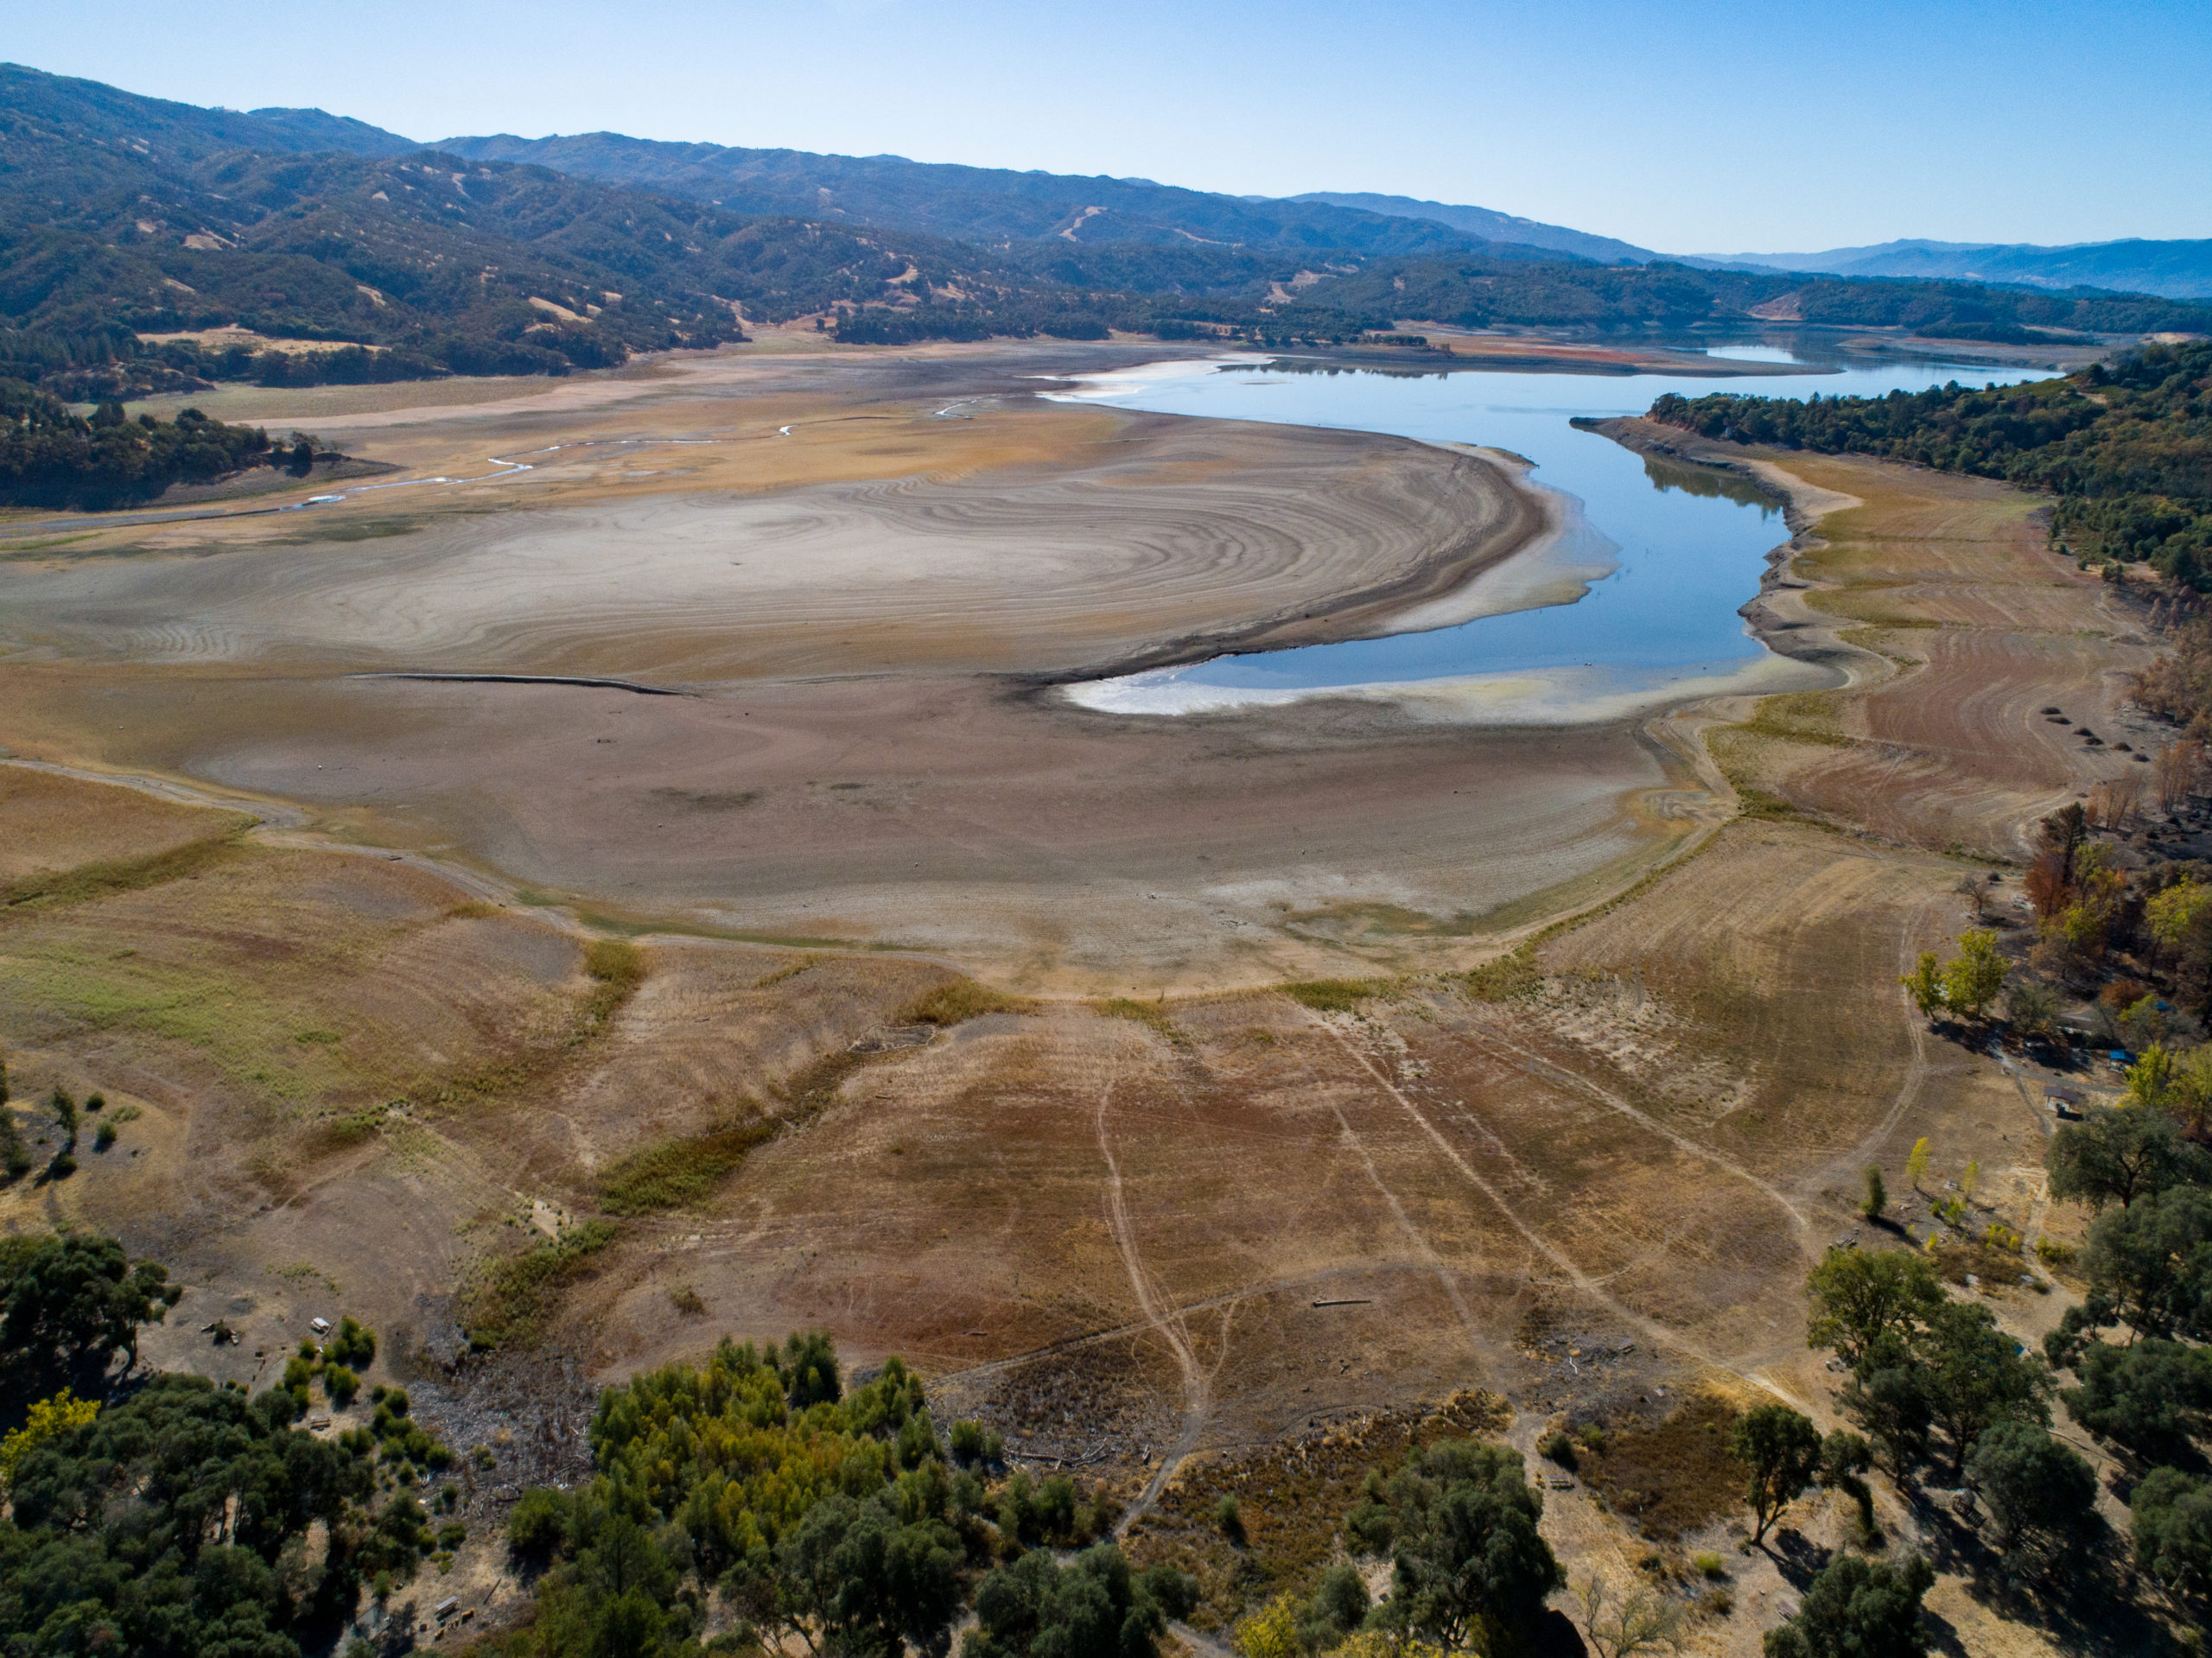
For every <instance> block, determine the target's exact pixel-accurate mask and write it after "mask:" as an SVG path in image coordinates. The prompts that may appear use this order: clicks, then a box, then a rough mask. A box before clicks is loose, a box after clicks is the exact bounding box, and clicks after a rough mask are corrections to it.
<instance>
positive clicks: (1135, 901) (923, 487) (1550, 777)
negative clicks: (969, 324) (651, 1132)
mask: <svg viewBox="0 0 2212 1658" xmlns="http://www.w3.org/2000/svg"><path fill="white" fill-rule="evenodd" d="M1113 350H1114V351H1116V352H1120V353H1121V356H1122V357H1123V358H1125V357H1126V356H1127V353H1126V350H1125V349H1123V348H1113ZM1116 360H1120V358H1117V357H1116V356H1115V355H1113V354H1112V353H1111V352H1106V351H1092V352H1090V353H1081V352H1076V351H1072V350H1071V349H1070V348H1066V347H1051V348H1045V349H1018V348H999V349H995V350H992V351H987V352H976V351H969V352H963V353H934V354H933V353H919V354H917V356H916V357H915V358H913V359H911V360H906V361H897V362H892V363H885V362H883V361H881V360H880V359H863V360H855V359H849V358H842V357H838V356H835V355H832V356H829V357H825V358H823V359H820V360H818V361H816V362H813V363H811V364H810V365H804V366H802V365H798V364H797V363H796V362H795V361H794V359H791V358H789V357H784V358H773V359H759V360H747V359H742V358H736V359H732V358H728V357H724V358H718V359H694V360H692V361H690V362H689V363H684V364H679V365H676V366H674V367H673V368H671V369H668V370H667V371H666V372H664V373H662V374H661V375H660V376H658V378H617V377H607V378H605V379H602V380H598V381H594V382H591V383H588V384H579V385H575V386H563V387H558V388H553V389H549V390H547V391H544V392H543V396H542V397H539V398H537V399H534V400H533V399H530V398H518V397H503V398H499V399H496V400H494V401H492V402H488V403H480V404H474V405H447V404H434V405H431V406H429V407H425V408H423V409H419V410H393V409H388V408H387V409H383V410H375V411H371V412H356V413H353V414H351V415H340V416H336V417H334V418H333V419H330V420H327V421H324V422H321V425H322V428H323V429H324V430H325V432H326V434H327V435H339V434H344V433H346V432H349V431H350V432H351V433H353V435H351V436H348V437H347V438H346V441H347V442H348V443H349V446H351V447H353V448H357V449H358V450H359V452H360V453H362V454H365V455H367V456H369V457H371V458H373V459H377V460H380V461H388V462H390V463H391V464H395V465H397V466H400V467H403V468H404V469H405V470H404V472H403V473H399V474H397V475H395V476H394V477H393V478H391V480H383V479H380V480H379V482H380V483H382V482H386V481H390V482H392V483H395V484H397V485H398V487H394V488H376V489H369V490H361V491H359V492H354V493H353V494H350V495H348V496H347V497H346V499H341V500H338V501H331V502H326V503H323V504H321V505H315V506H313V507H312V508H310V509H308V510H306V511H300V512H295V513H279V514H264V515H259V516H236V517H227V518H189V519H182V520H173V521H168V522H161V523H146V522H137V523H130V524H117V525H111V526H110V525H104V524H102V523H101V521H99V520H94V519H88V520H86V530H85V536H84V538H83V539H78V538H76V537H69V538H67V539H65V540H63V541H62V542H61V543H60V544H59V545H50V546H44V547H41V545H40V544H39V543H38V542H37V541H36V540H35V538H34V539H31V540H29V542H28V543H26V547H25V550H24V551H22V553H21V554H19V555H18V556H16V557H15V558H14V559H13V560H11V562H10V568H9V572H8V574H9V581H8V584H7V588H6V590H5V594H4V597H0V638H6V640H7V641H8V642H9V644H10V645H11V646H12V647H13V649H12V659H11V661H10V664H9V665H8V667H7V669H6V670H5V671H6V672H7V674H8V676H9V678H10V689H11V696H10V708H11V713H10V715H9V716H8V717H7V725H6V729H5V730H4V731H0V740H5V741H7V742H9V743H10V744H11V745H12V746H15V747H16V748H17V749H18V750H19V751H20V752H25V753H33V754H36V755H39V756H41V757H42V758H48V759H83V758H87V757H89V758H92V759H96V760H97V761H98V762H99V763H101V764H103V765H108V766H111V767H115V768H117V769H119V770H124V771H129V772H156V773H160V774H162V775H167V776H171V777H175V778H188V779H194V780H196V781H197V782H199V783H200V784H201V785H213V786H214V787H215V788H217V789H218V790H231V791H238V792H240V793H242V794H245V795H248V796H261V797H276V798H283V799H286V800H295V801H300V802H303V803H308V804H311V806H312V809H313V810H315V811H316V812H317V813H318V814H319V815H320V816H321V819H322V821H323V823H324V827H325V828H326V829H338V830H340V832H342V833H343V834H344V835H346V837H347V838H349V839H351V840H353V841H356V842H368V843H372V844H384V845H391V846H394V847H407V848H416V849H419V850H432V849H435V851H436V852H437V853H438V854H439V855H441V856H444V857H448V858H458V859H460V860H461V861H465V862H467V863H469V864H471V865H473V866H474V867H477V868H478V869H479V870H480V872H482V873H485V874H486V875H489V876H493V877H495V878H498V879H500V880H505V882H507V883H508V884H509V885H510V886H511V887H512V888H513V889H516V890H520V889H524V888H528V889H532V890H533V891H535V892H537V893H541V894H543V895H545V896H549V897H552V898H556V899H562V900H564V901H568V902H571V903H574V904H577V905H582V906H584V907H586V908H588V909H590V910H592V911H594V912H599V913H610V914H612V913H620V914H621V915H623V916H625V917H626V918H629V919H630V920H631V921H632V924H652V923H654V922H662V923H667V924H677V925H679V926H683V927H693V928H708V929H711V930H714V931H728V932H734V933H736V934H740V935H743V936H754V937H806V938H812V939H823V940H829V941H836V942H839V943H854V944H861V943H867V944H875V945H891V946H896V947H899V948H904V949H908V950H925V951H932V952H938V953H950V954H952V955H955V956H957V957H958V958H959V959H961V960H963V961H964V962H969V963H970V964H971V965H973V966H975V967H976V968H978V969H982V970H986V971H988V972H991V973H993V974H995V975H1001V976H1005V977H1007V978H1008V979H1010V980H1012V981H1017V982H1020V983H1022V984H1024V985H1026V986H1030V987H1033V988H1043V987H1048V986H1065V987H1071V988H1092V989H1113V990H1116V991H1120V990H1126V989H1128V988H1132V987H1136V988H1147V989H1150V990H1159V989H1163V988H1170V987H1173V988H1194V987H1196V986H1198V985H1207V984H1222V983H1256V982H1266V981H1269V980H1272V979H1275V978H1280V977H1281V976H1283V975H1286V974H1296V973H1308V974H1310V973H1315V972H1326V971H1335V970H1343V971H1364V970H1367V969H1369V968H1371V967H1376V966H1392V967H1395V966H1399V965H1403V964H1405V963H1407V962H1409V961H1410V960H1412V959H1413V954H1409V952H1412V953H1414V954H1420V953H1427V954H1432V955H1433V954H1434V953H1435V952H1436V950H1438V948H1439V947H1440V946H1441V947H1442V949H1443V950H1444V952H1445V957H1446V959H1449V958H1452V956H1454V953H1455V952H1457V953H1459V954H1464V952H1465V950H1467V949H1469V948H1470V947H1471V944H1470V941H1471V940H1472V939H1473V938H1474V937H1475V936H1476V935H1477V934H1478V933H1480V932H1482V931H1485V930H1486V928H1485V920H1486V918H1494V917H1496V916H1497V914H1498V913H1499V912H1503V911H1504V910H1505V909H1506V908H1507V907H1508V906H1510V905H1516V904H1525V903H1526V902H1527V901H1528V900H1529V899H1530V898H1531V896H1532V895H1534V894H1538V893H1545V892H1548V891H1554V890H1559V891H1566V890H1569V889H1573V890H1580V889H1581V888H1582V887H1585V886H1589V885H1590V884H1591V883H1592V882H1593V881H1596V882H1599V883H1600V884H1602V882H1603V881H1604V880H1613V881H1615V882H1616V884H1618V881H1619V880H1624V879H1627V878H1628V877H1629V876H1630V875H1631V874H1632V873H1633V872H1634V870H1635V869H1636V868H1637V867H1641V865H1642V864H1643V863H1644V862H1647V861H1649V860H1650V859H1651V858H1653V857H1656V856H1658V855H1661V854H1663V853H1664V852H1666V851H1668V850H1669V849H1671V848H1675V847H1676V846H1678V845H1679V844H1680V843H1681V840H1682V837H1683V835H1685V834H1686V833H1687V832H1688V829H1689V827H1690V826H1691V821H1692V819H1693V818H1694V816H1695V815H1696V814H1697V812H1698V811H1700V810H1704V811H1706V812H1707V813H1708V814H1709V813H1710V811H1711V810H1712V798H1711V797H1710V795H1709V792H1707V791H1704V790H1703V789H1702V787H1701V785H1699V784H1698V782H1697V780H1696V779H1695V778H1694V776H1693V775H1691V773H1690V772H1689V770H1688V768H1687V767H1686V766H1685V765H1682V764H1681V763H1680V762H1679V761H1677V760H1675V759H1672V758H1670V756H1669V751H1668V750H1667V749H1666V747H1665V746H1663V745H1662V744H1659V743H1656V742H1654V741H1652V740H1649V739H1648V738H1643V737H1640V736H1638V735H1637V734H1635V733H1634V732H1633V731H1632V730H1631V729H1630V728H1629V727H1627V726H1625V725H1615V726H1612V727H1600V728H1597V729H1593V730H1592V731H1591V732H1589V733H1588V734H1587V735H1586V740H1578V741H1577V743H1575V744H1574V745H1573V746H1572V747H1571V748H1569V747H1562V746H1560V745H1559V744H1557V743H1556V742H1554V741H1552V740H1542V739H1538V738H1535V737H1531V736H1529V735H1527V734H1518V733H1513V732H1491V733H1486V734H1478V733H1472V732H1470V731H1467V730H1465V729H1464V728H1459V727H1448V726H1444V725H1439V724H1433V723H1426V722H1424V721H1421V719H1419V718H1417V717H1415V716H1414V715H1410V714H1408V713H1407V712H1406V711H1404V710H1402V709H1398V708H1391V707H1388V706H1376V705H1371V704H1351V703H1344V704H1327V703H1322V704H1315V705H1312V706H1309V707H1306V708H1298V709H1285V710H1281V711H1279V712H1277V713H1274V714H1270V715H1265V716H1263V717H1258V718H1254V717H1249V716H1244V715H1237V716H1234V717H1231V718H1229V719H1226V720H1223V721H1207V720H1196V721H1190V720H1182V721H1166V720H1137V721H1131V720H1127V719H1123V718H1119V717H1113V716H1105V715H1092V714H1087V713H1084V712H1082V711H1080V710H1077V709H1075V708H1071V707H1068V706H1066V705H1065V704H1063V703H1062V702H1059V701H1058V698H1057V697H1056V696H1054V694H1053V692H1052V686H1053V684H1055V683H1058V682H1059V681H1062V680H1066V679H1074V678H1081V677H1090V676H1093V675H1095V674H1097V673H1099V672H1102V671H1109V670H1115V669H1120V668H1127V667H1134V666H1140V665H1145V664H1153V663H1159V662H1165V661H1173V660H1188V659H1192V658H1195V657H1201V656H1204V655H1206V654H1210V653H1211V652H1213V651H1217V650H1220V649H1223V648H1226V647H1229V646H1231V645H1262V644H1266V645H1274V644H1287V643H1294V642H1304V641H1308V640H1317V639H1323V638H1346V637H1352V636H1355V635H1358V634H1361V633H1368V632H1381V631H1387V629H1388V628H1389V626H1390V624H1391V620H1392V619H1393V618H1394V617H1395V616H1398V615H1400V614H1402V613H1405V612H1406V611H1407V610H1408V609H1410V608H1413V607H1418V606H1421V605H1422V604H1425V603H1431V602H1433V601H1434V600H1436V599H1438V598H1439V597H1440V596H1441V595H1443V594H1446V593H1449V592H1451V591H1452V590H1454V589H1456V588H1460V587H1462V586H1464V585H1465V582H1466V581H1467V580H1468V579H1469V578H1470V576H1471V575H1474V574H1475V573H1477V572H1478V571H1480V570H1482V569H1484V568H1486V567H1488V566H1491V565H1493V564H1496V563H1497V562H1500V561H1502V560H1503V559H1506V558H1508V557H1510V556H1511V555H1512V554H1513V553H1515V552H1516V551H1517V550H1519V549H1522V548H1524V547H1527V546H1529V545H1530V544H1531V543H1533V542H1535V540H1536V539H1537V538H1538V537H1541V536H1542V535H1543V534H1545V533H1546V531H1547V530H1548V513H1547V511H1546V508H1545V506H1544V504H1543V501H1542V499H1541V497H1539V496H1537V495H1536V494H1535V493H1533V492H1529V491H1528V490H1526V489H1525V488H1523V487H1522V486H1520V485H1519V484H1518V483H1517V481H1516V478H1515V476H1514V473H1513V471H1512V469H1511V468H1510V467H1505V466H1502V465H1499V464H1497V463H1495V462H1493V461H1491V460H1489V459H1487V458H1485V457H1484V455H1483V454H1480V453H1478V452H1472V451H1462V450H1459V449H1452V448H1441V447H1438V446H1434V445H1427V444H1421V443H1416V442H1412V441H1406V440H1401V439H1395V438H1390V437H1383V436H1374V435H1364V434H1355V433H1342V432H1325V431H1317V430H1310V429H1299V428H1287V427H1281V426H1268V425H1257V424H1247V423H1243V422H1215V421H1198V420H1189V419H1183V418H1179V417H1174V416H1150V415H1132V414H1127V413H1123V412H1121V411H1117V410H1104V409H1099V408H1096V407H1090V406H1069V405H1064V404H1058V403H1051V402H1046V401H1042V400H1040V399H1039V398H1038V397H1037V396H1036V395H1035V392H1034V390H1033V388H1034V387H1036V386H1038V385H1040V384H1041V385H1046V386H1049V385H1050V384H1053V378H1052V377H1054V376H1056V375H1059V374H1064V373H1065V372H1071V370H1073V369H1076V368H1080V367H1084V366H1092V365H1105V364H1110V363H1111V362H1113V361H1116ZM268 395H270V396H271V397H272V399H273V397H274V394H268ZM282 407H283V405H282V403H281V402H278V401H274V400H272V403H271V406H270V408H269V409H268V410H264V418H269V419H272V420H274V419H277V418H278V417H279V416H280V414H281V410H282ZM232 414H233V417H237V415H238V411H232ZM525 468H526V469H525ZM455 478H459V479H464V480H467V481H464V482H460V483H453V482H434V481H418V480H433V479H455ZM410 675H426V676H428V675H501V676H538V677H577V678H610V679H619V680H622V681H626V682H633V683H637V684H639V685H641V686H646V687H650V688H652V689H657V690H663V691H672V692H680V693H681V695H671V696H644V695H638V694H635V693H633V692H631V691H626V690H624V689H612V688H605V687H598V688H595V687H590V686H582V685H550V684H516V683H491V682H486V681H483V680H462V681H438V680H435V679H416V678H408V677H390V676H410Z"/></svg>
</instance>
